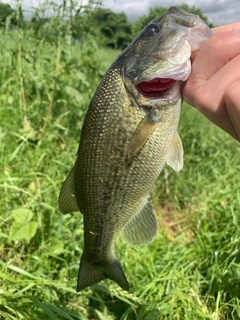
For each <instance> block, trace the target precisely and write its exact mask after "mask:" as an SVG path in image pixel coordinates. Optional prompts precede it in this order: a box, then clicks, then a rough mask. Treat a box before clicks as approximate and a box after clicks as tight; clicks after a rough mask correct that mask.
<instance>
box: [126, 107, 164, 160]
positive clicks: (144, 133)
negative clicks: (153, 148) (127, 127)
mask: <svg viewBox="0 0 240 320" xmlns="http://www.w3.org/2000/svg"><path fill="white" fill-rule="evenodd" d="M159 121H160V119H158V120H155V119H153V114H152V112H151V111H150V112H149V113H148V114H147V115H146V116H145V117H144V118H143V119H142V121H141V122H140V123H139V125H138V127H137V129H136V131H135V132H134V134H133V136H132V138H131V140H130V143H129V146H128V158H131V157H132V156H134V155H135V154H136V153H137V152H138V151H139V150H140V149H141V148H142V147H143V146H144V145H145V143H146V141H147V140H148V138H149V137H150V135H151V134H152V132H153V130H154V129H155V128H156V126H157V125H158V123H159Z"/></svg>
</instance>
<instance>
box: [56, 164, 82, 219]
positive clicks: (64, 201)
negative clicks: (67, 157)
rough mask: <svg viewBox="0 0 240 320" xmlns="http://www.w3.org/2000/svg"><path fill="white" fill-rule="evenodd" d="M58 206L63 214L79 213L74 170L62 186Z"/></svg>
mask: <svg viewBox="0 0 240 320" xmlns="http://www.w3.org/2000/svg"><path fill="white" fill-rule="evenodd" d="M58 206H59V209H60V211H61V212H62V213H70V212H75V211H79V207H78V204H77V199H76V194H75V185H74V168H73V169H72V170H71V171H70V173H69V175H68V177H67V179H66V180H65V181H64V183H63V185H62V188H61V190H60V194H59V197H58Z"/></svg>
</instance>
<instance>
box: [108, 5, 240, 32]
mask: <svg viewBox="0 0 240 320" xmlns="http://www.w3.org/2000/svg"><path fill="white" fill-rule="evenodd" d="M182 3H185V4H187V5H188V6H190V7H192V6H195V8H199V9H201V11H202V13H203V14H204V15H205V16H206V17H207V18H208V20H209V21H210V22H212V23H213V24H214V25H215V26H218V25H223V24H228V23H232V22H236V21H240V0H171V1H169V0H103V4H104V7H107V8H110V9H111V10H112V11H114V12H125V13H126V15H127V16H128V19H129V20H130V21H133V20H134V19H136V18H138V17H140V16H141V15H143V14H148V11H149V8H150V7H165V8H168V7H170V6H173V5H177V4H178V5H180V4H182Z"/></svg>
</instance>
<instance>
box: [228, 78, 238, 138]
mask: <svg viewBox="0 0 240 320" xmlns="http://www.w3.org/2000/svg"><path fill="white" fill-rule="evenodd" d="M225 103H226V109H227V112H228V115H229V118H230V119H231V121H232V124H233V126H234V128H235V131H236V136H234V137H235V138H236V139H237V140H238V141H240V80H237V81H235V82H233V83H231V85H230V86H229V87H228V88H227V90H226V93H225Z"/></svg>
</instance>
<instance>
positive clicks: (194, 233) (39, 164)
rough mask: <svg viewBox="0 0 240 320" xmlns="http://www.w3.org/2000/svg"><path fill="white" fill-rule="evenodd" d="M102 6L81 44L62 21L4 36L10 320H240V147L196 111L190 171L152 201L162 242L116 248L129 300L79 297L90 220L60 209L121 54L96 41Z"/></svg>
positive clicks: (1, 115) (165, 177) (1, 176)
mask: <svg viewBox="0 0 240 320" xmlns="http://www.w3.org/2000/svg"><path fill="white" fill-rule="evenodd" d="M94 5H95V3H94V2H93V1H91V2H90V3H89V5H88V6H87V7H84V8H83V9H84V10H83V12H84V14H85V15H87V19H86V16H84V17H82V18H83V19H82V20H81V19H80V18H81V15H79V16H78V21H84V22H83V23H82V25H81V35H82V38H81V40H78V41H73V37H72V32H73V31H72V30H73V28H72V26H73V24H72V21H70V22H69V20H67V19H63V18H61V17H59V16H57V15H56V16H54V17H52V18H50V19H48V20H47V21H46V22H45V23H44V24H40V27H39V21H37V20H35V24H34V25H33V24H29V26H25V27H24V28H23V27H19V26H18V23H16V26H15V27H11V26H10V25H9V20H6V21H5V22H6V23H5V24H4V26H3V27H2V28H1V29H0V33H1V36H0V70H1V72H0V319H11V320H13V319H21V320H26V319H29V320H33V319H36V320H37V319H40V320H45V319H46V320H47V319H51V320H65V319H68V320H75V319H79V320H80V319H81V320H87V319H91V320H95V319H96V320H111V319H112V320H117V319H118V320H133V319H138V320H152V319H169V320H170V319H176V320H180V319H181V320H197V319H214V320H222V319H224V320H226V319H234V320H237V319H240V189H239V181H240V180H239V171H240V162H239V143H237V142H236V141H234V140H233V139H232V138H231V137H229V136H228V135H227V134H226V133H224V132H223V131H221V130H220V129H218V128H217V127H215V126H214V125H213V124H211V123H210V122H208V121H207V120H206V119H205V118H204V117H203V116H202V115H201V114H200V113H199V112H198V111H197V110H195V109H194V108H192V107H190V106H187V105H185V104H184V105H183V110H182V115H181V121H180V125H179V133H180V136H181V138H182V141H183V146H184V151H185V154H184V162H185V164H184V168H183V170H182V171H180V172H179V173H175V172H174V171H173V170H172V169H171V168H169V167H167V166H166V167H165V169H164V170H163V172H162V173H161V175H160V177H159V179H158V181H157V183H156V186H155V188H154V190H153V192H152V199H153V205H154V207H155V210H156V213H157V216H158V220H159V235H158V237H157V239H156V240H155V241H154V242H153V243H152V244H151V245H149V246H147V247H139V248H137V247H136V248H132V247H130V246H128V245H127V244H126V243H124V242H123V240H122V238H121V236H119V239H118V241H117V243H116V252H117V255H118V258H119V260H120V261H121V264H122V266H123V269H124V271H125V274H126V276H127V278H128V280H129V283H130V291H129V293H128V292H125V291H122V290H121V289H120V288H119V287H118V286H117V285H116V284H115V283H113V282H112V281H103V282H101V283H99V284H97V285H94V286H92V287H91V288H88V289H86V290H84V291H82V292H80V293H78V294H77V293H76V290H75V289H76V280H77V273H78V266H79V261H80V256H81V254H82V248H83V225H82V215H81V214H80V213H74V214H67V215H64V216H63V215H61V214H60V212H59V209H58V204H57V199H58V194H59V190H60V188H61V185H62V182H63V181H64V179H65V178H66V175H67V174H68V172H69V170H70V169H71V167H72V165H73V163H74V161H75V154H76V151H77V147H78V142H79V137H80V132H81V126H82V122H83V118H84V114H85V112H86V110H87V107H88V103H89V101H90V99H91V97H92V95H93V93H94V92H95V90H96V87H97V85H98V83H99V81H100V79H101V77H102V76H103V74H104V73H105V71H106V69H107V68H108V66H109V65H110V64H111V62H112V61H113V59H114V58H115V57H116V56H117V54H118V53H119V51H118V50H116V49H115V50H113V49H109V48H106V47H102V46H101V45H100V44H99V43H98V41H97V40H96V37H94V35H93V34H91V33H90V32H89V30H88V27H87V22H88V19H90V18H91V14H93V13H92V10H91V7H93V6H94ZM78 14H79V12H78ZM79 19H80V20H79ZM56 31H58V32H56Z"/></svg>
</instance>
